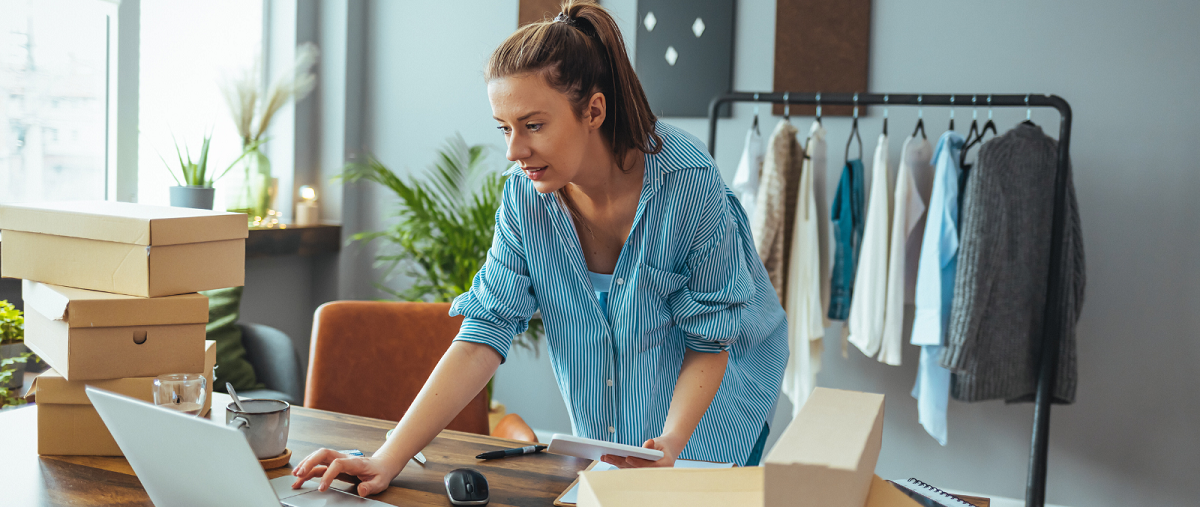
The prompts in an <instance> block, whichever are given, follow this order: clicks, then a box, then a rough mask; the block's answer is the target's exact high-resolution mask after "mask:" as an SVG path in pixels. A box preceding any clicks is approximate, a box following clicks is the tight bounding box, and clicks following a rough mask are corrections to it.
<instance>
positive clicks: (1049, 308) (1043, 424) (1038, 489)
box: [708, 92, 1071, 507]
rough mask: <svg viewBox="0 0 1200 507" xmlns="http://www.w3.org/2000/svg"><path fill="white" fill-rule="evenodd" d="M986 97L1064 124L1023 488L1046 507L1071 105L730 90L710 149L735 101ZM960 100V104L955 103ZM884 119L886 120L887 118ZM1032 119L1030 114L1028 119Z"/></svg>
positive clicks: (711, 113)
mask: <svg viewBox="0 0 1200 507" xmlns="http://www.w3.org/2000/svg"><path fill="white" fill-rule="evenodd" d="M972 97H975V98H978V99H982V98H983V97H987V100H988V102H987V104H988V105H990V106H991V107H1024V108H1026V109H1030V108H1034V107H1052V108H1054V109H1056V110H1058V113H1059V115H1061V117H1062V121H1061V122H1060V123H1059V128H1058V170H1057V172H1056V174H1055V177H1054V217H1053V221H1052V222H1051V223H1052V225H1051V231H1050V239H1051V241H1050V266H1049V281H1048V282H1049V283H1048V285H1047V294H1046V306H1045V318H1044V319H1043V323H1042V337H1043V339H1042V344H1041V345H1042V349H1041V354H1040V363H1039V365H1038V381H1037V395H1036V399H1035V401H1034V411H1033V438H1032V442H1031V443H1030V452H1029V475H1028V479H1027V482H1026V488H1025V505H1026V507H1044V505H1045V502H1046V456H1047V452H1048V450H1049V438H1050V405H1051V400H1052V398H1053V397H1054V380H1055V377H1056V375H1057V372H1058V351H1059V345H1060V343H1061V341H1062V336H1061V332H1062V329H1063V326H1062V322H1061V321H1062V314H1061V313H1060V312H1058V311H1057V310H1056V309H1057V308H1059V307H1060V306H1061V305H1060V301H1059V298H1060V297H1061V290H1060V289H1061V287H1059V285H1060V284H1059V266H1060V265H1061V263H1060V262H1059V261H1060V259H1061V258H1062V241H1061V240H1060V238H1062V234H1063V223H1062V217H1063V213H1064V210H1063V207H1064V204H1065V195H1066V179H1067V171H1069V170H1070V167H1069V164H1070V143H1071V106H1070V104H1068V103H1067V101H1066V100H1064V99H1063V98H1062V97H1059V96H1057V95H1037V94H1032V93H1030V94H1023V95H1022V94H983V93H956V94H901V93H889V94H880V93H791V92H786V93H766V92H760V93H752V92H732V93H727V94H724V95H719V96H717V97H715V98H713V100H712V102H711V103H710V104H709V107H708V151H709V154H712V155H715V154H716V144H717V112H718V111H719V110H720V108H721V106H722V105H723V104H726V103H732V102H768V103H772V104H784V105H785V107H786V106H787V105H791V104H806V105H809V104H811V105H816V106H817V111H818V118H819V117H820V110H821V106H822V105H844V106H851V105H853V106H865V105H884V106H918V107H924V106H951V107H971V106H972V104H971V103H968V102H967V100H965V99H968V98H972ZM956 99H957V100H956ZM885 118H886V116H885ZM1026 119H1028V114H1027V115H1026Z"/></svg>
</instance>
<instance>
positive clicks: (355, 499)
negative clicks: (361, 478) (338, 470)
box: [271, 475, 384, 507]
mask: <svg viewBox="0 0 1200 507" xmlns="http://www.w3.org/2000/svg"><path fill="white" fill-rule="evenodd" d="M295 481H296V478H295V477H292V476H290V475H285V476H283V477H276V478H274V479H271V488H272V489H274V490H275V496H276V497H278V498H279V500H280V501H282V502H283V504H284V505H288V506H292V507H315V506H329V507H340V506H343V505H384V504H383V503H381V502H378V501H376V500H370V499H367V498H363V497H360V496H358V495H355V494H351V493H344V492H342V491H339V490H349V489H350V488H353V487H354V485H352V484H350V483H348V482H342V481H333V484H332V485H331V486H330V488H329V490H328V491H324V492H321V491H317V484H319V483H320V482H319V481H318V480H316V479H314V480H310V481H308V482H305V483H304V484H301V485H300V488H299V489H292V483H293V482H295Z"/></svg>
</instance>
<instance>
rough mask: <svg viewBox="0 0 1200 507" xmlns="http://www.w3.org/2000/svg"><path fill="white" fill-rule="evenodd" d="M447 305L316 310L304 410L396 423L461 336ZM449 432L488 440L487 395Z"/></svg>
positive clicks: (370, 304)
mask: <svg viewBox="0 0 1200 507" xmlns="http://www.w3.org/2000/svg"><path fill="white" fill-rule="evenodd" d="M449 312H450V304H449V303H400V302H380V301H334V302H330V303H325V304H323V305H321V307H320V308H317V311H316V315H315V316H314V317H313V335H312V349H311V354H310V357H309V363H308V382H307V384H308V385H307V387H306V388H305V391H304V406H305V407H309V408H317V409H321V410H329V411H331V412H340V413H344V414H353V415H360V416H365V417H374V418H377V419H386V420H389V421H398V420H400V418H401V417H403V416H404V413H405V412H406V411H407V410H408V407H409V405H411V404H412V402H413V400H414V399H416V397H417V393H418V392H420V391H421V387H422V386H424V385H425V381H426V380H427V379H428V378H429V375H430V374H431V373H433V368H434V366H436V365H437V363H438V360H440V359H441V358H442V355H443V354H445V352H446V349H448V348H449V347H450V342H451V341H453V340H454V337H455V336H456V335H457V334H458V328H459V326H460V325H461V324H462V317H450V316H449ZM446 428H447V429H452V430H458V431H466V432H471V433H478V434H481V435H487V434H488V408H487V392H486V389H485V390H484V391H480V392H479V395H478V396H476V397H475V398H474V399H472V400H471V402H470V403H468V404H467V406H466V408H463V410H462V412H460V413H459V414H458V416H457V417H455V418H454V420H453V421H450V424H449V425H448V426H446Z"/></svg>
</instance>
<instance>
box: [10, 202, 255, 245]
mask: <svg viewBox="0 0 1200 507" xmlns="http://www.w3.org/2000/svg"><path fill="white" fill-rule="evenodd" d="M3 229H8V230H15V231H25V232H36V233H41V234H52V235H55V236H69V237H75V238H86V239H94V240H100V241H113V242H117V243H128V244H134V245H147V246H164V245H179V244H184V243H203V242H208V241H220V240H228V239H243V238H246V237H247V236H248V235H249V227H248V226H247V223H246V215H245V214H243V213H226V212H223V211H212V210H200V209H193V208H176V207H171V206H149V205H145V204H133V203H127V202H114V201H70V202H46V203H25V204H4V205H0V230H3Z"/></svg>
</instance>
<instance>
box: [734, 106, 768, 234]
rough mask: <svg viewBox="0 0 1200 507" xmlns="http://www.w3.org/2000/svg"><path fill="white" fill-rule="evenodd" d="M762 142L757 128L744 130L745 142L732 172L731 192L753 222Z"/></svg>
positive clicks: (760, 168)
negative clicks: (734, 171) (734, 170)
mask: <svg viewBox="0 0 1200 507" xmlns="http://www.w3.org/2000/svg"><path fill="white" fill-rule="evenodd" d="M762 165H763V144H762V134H760V133H759V132H758V128H756V127H751V128H750V131H749V132H746V144H745V146H744V147H743V148H742V158H741V160H739V161H738V166H737V172H736V173H734V174H733V184H732V185H730V186H731V187H732V189H733V194H734V195H736V196H737V198H738V201H741V203H742V209H744V210H746V218H747V220H749V221H750V222H751V223H753V222H754V210H755V201H754V198H755V197H756V196H757V195H758V177H759V175H760V174H762Z"/></svg>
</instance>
